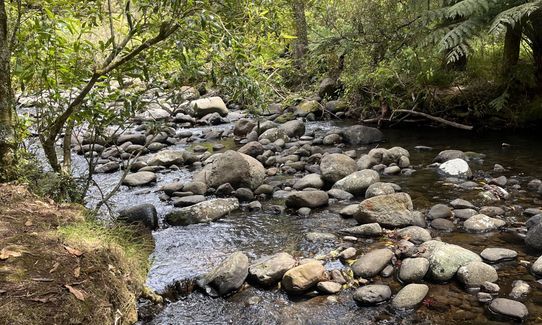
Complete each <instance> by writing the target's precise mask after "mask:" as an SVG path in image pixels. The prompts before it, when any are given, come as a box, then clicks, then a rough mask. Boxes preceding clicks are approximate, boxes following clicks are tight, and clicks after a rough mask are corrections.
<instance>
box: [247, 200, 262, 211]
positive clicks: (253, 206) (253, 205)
mask: <svg viewBox="0 0 542 325" xmlns="http://www.w3.org/2000/svg"><path fill="white" fill-rule="evenodd" d="M261 209H262V204H261V203H260V201H252V202H250V203H249V204H248V210H249V211H260V210H261Z"/></svg>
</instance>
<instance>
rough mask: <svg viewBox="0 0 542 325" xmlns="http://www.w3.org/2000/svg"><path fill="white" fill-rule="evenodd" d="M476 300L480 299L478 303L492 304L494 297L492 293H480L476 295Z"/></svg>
mask: <svg viewBox="0 0 542 325" xmlns="http://www.w3.org/2000/svg"><path fill="white" fill-rule="evenodd" d="M476 299H478V301H479V302H481V303H486V302H490V301H491V300H493V296H492V295H491V294H490V293H487V292H478V293H477V294H476Z"/></svg>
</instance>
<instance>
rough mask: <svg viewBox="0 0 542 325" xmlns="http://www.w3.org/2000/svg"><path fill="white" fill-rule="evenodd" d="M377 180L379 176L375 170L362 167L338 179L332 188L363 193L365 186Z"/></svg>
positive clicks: (356, 193) (358, 193) (357, 193)
mask: <svg viewBox="0 0 542 325" xmlns="http://www.w3.org/2000/svg"><path fill="white" fill-rule="evenodd" d="M379 180H380V176H379V175H378V173H377V172H376V171H374V170H372V169H364V170H361V171H359V172H354V173H352V174H350V175H348V176H346V177H344V178H342V179H340V180H339V181H337V182H336V183H335V185H333V188H334V189H340V190H343V191H347V192H349V193H352V194H354V195H364V194H365V191H366V190H367V188H368V187H369V186H370V185H372V184H374V183H376V182H378V181H379Z"/></svg>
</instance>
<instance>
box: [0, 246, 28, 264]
mask: <svg viewBox="0 0 542 325" xmlns="http://www.w3.org/2000/svg"><path fill="white" fill-rule="evenodd" d="M21 255H23V253H22V248H21V247H20V246H17V245H11V246H6V247H4V248H2V250H1V251H0V260H2V261H3V260H7V259H8V258H10V257H20V256H21Z"/></svg>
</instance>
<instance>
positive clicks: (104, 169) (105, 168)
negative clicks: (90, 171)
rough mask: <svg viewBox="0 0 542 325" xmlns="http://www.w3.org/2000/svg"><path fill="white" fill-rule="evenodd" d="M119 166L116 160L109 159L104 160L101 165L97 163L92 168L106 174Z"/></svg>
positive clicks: (114, 170) (116, 169)
mask: <svg viewBox="0 0 542 325" xmlns="http://www.w3.org/2000/svg"><path fill="white" fill-rule="evenodd" d="M119 168H120V164H119V163H118V162H116V161H109V162H106V163H105V164H103V165H98V166H97V167H96V169H95V170H94V172H95V173H97V174H108V173H114V172H116V171H118V170H119Z"/></svg>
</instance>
